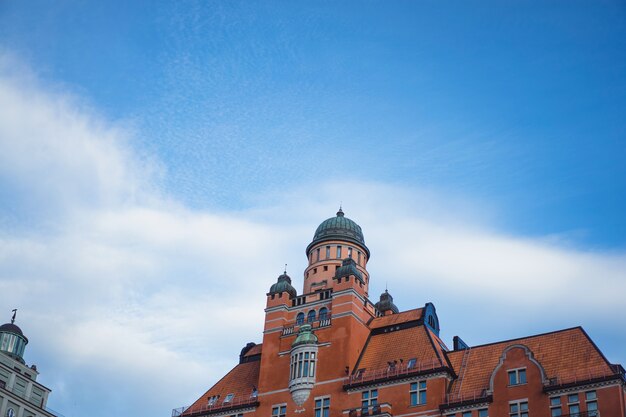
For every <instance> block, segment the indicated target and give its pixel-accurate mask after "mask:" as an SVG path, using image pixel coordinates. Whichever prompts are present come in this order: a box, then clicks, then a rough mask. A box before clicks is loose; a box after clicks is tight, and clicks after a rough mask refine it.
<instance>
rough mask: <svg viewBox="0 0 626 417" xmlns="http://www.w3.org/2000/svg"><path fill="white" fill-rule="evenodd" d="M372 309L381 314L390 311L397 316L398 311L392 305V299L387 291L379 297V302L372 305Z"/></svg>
mask: <svg viewBox="0 0 626 417" xmlns="http://www.w3.org/2000/svg"><path fill="white" fill-rule="evenodd" d="M374 307H376V309H377V310H378V311H380V312H381V313H383V314H385V313H386V312H387V311H391V312H392V313H394V314H397V313H398V312H399V311H400V310H398V307H396V305H395V304H394V303H393V297H392V296H391V294H389V291H387V290H385V292H384V293H382V294H381V295H380V301H379V302H377V303H376V304H374Z"/></svg>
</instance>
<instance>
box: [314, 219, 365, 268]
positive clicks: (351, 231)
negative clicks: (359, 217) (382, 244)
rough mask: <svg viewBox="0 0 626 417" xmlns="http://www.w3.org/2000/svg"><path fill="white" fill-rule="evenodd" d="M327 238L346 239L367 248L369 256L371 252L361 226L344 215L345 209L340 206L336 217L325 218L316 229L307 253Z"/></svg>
mask: <svg viewBox="0 0 626 417" xmlns="http://www.w3.org/2000/svg"><path fill="white" fill-rule="evenodd" d="M325 240H344V241H347V242H354V243H356V244H358V245H360V246H362V247H363V249H365V251H366V252H367V256H368V258H369V256H370V252H369V249H368V248H367V246H365V238H364V237H363V231H362V230H361V226H359V225H358V224H356V223H355V222H354V221H352V220H350V219H349V218H347V217H345V216H344V213H343V210H342V209H341V208H339V211H338V212H337V216H336V217H331V218H329V219H326V220H324V221H323V222H322V223H321V224H320V225H319V226H318V227H317V230H315V235H314V236H313V241H312V242H311V243H310V244H309V246H308V247H307V248H306V251H307V253H308V252H309V250H310V249H311V247H313V245H315V244H317V243H319V242H323V241H325Z"/></svg>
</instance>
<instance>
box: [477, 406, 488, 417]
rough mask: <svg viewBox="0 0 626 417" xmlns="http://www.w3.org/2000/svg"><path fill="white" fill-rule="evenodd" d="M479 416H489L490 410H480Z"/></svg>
mask: <svg viewBox="0 0 626 417" xmlns="http://www.w3.org/2000/svg"><path fill="white" fill-rule="evenodd" d="M478 417H489V410H487V409H486V408H483V409H482V410H478Z"/></svg>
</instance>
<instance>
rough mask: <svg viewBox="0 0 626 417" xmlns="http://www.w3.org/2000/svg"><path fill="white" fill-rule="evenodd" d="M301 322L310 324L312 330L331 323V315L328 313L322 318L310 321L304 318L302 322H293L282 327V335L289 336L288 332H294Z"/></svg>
mask: <svg viewBox="0 0 626 417" xmlns="http://www.w3.org/2000/svg"><path fill="white" fill-rule="evenodd" d="M303 324H310V325H311V327H312V328H313V330H315V329H321V328H324V327H328V326H330V325H331V324H332V321H331V317H330V314H329V315H327V316H326V317H324V318H323V319H319V320H315V321H312V322H309V321H306V320H305V321H303V322H302V323H294V324H292V325H290V326H287V327H284V328H283V333H282V335H283V336H289V335H290V334H294V333H295V332H296V328H297V327H300V326H302V325H303Z"/></svg>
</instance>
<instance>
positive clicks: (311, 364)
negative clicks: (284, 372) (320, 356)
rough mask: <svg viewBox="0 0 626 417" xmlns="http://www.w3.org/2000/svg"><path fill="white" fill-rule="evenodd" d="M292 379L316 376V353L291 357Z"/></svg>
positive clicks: (295, 354) (298, 354)
mask: <svg viewBox="0 0 626 417" xmlns="http://www.w3.org/2000/svg"><path fill="white" fill-rule="evenodd" d="M290 375H291V379H296V378H303V377H314V376H315V352H299V353H294V354H293V355H292V356H291V365H290Z"/></svg>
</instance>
